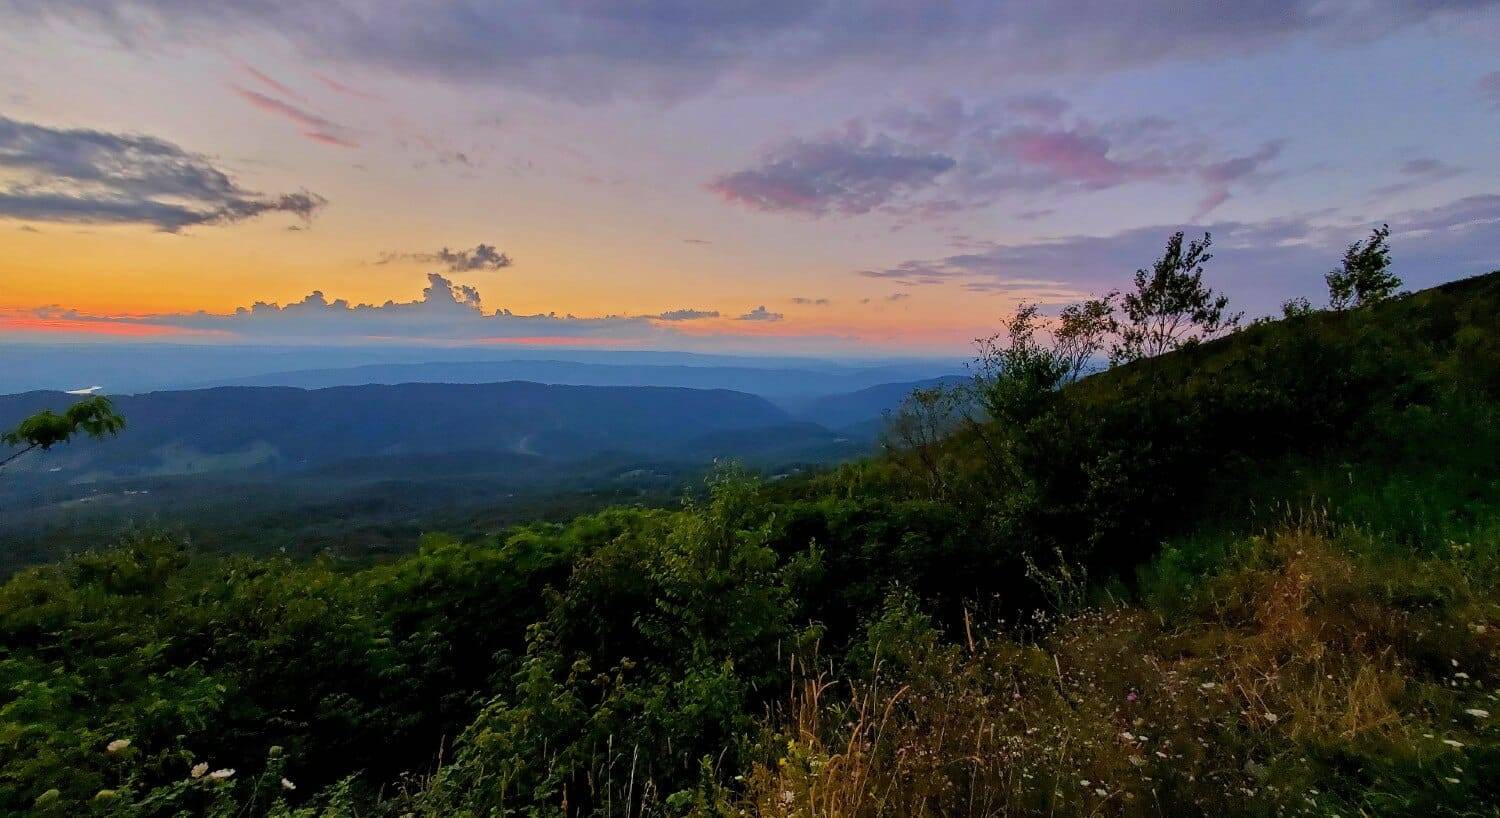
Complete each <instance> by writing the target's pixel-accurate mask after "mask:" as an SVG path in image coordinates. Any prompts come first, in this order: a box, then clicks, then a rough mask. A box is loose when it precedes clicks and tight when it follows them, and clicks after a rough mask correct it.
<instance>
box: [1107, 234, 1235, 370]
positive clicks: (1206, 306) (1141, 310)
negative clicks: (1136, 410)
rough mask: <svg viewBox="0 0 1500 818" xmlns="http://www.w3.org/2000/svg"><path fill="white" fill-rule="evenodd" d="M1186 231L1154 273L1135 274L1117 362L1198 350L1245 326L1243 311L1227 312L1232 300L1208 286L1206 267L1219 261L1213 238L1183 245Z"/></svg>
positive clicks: (1114, 354)
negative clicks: (1213, 260)
mask: <svg viewBox="0 0 1500 818" xmlns="http://www.w3.org/2000/svg"><path fill="white" fill-rule="evenodd" d="M1182 239H1183V235H1182V233H1181V231H1179V232H1177V233H1174V234H1172V237H1171V238H1170V239H1167V249H1166V252H1164V253H1163V254H1162V257H1161V258H1160V259H1158V260H1157V262H1156V263H1155V264H1154V265H1152V267H1151V269H1150V270H1146V269H1140V270H1136V271H1135V291H1134V292H1131V293H1126V295H1125V297H1124V299H1123V301H1122V302H1121V303H1122V306H1123V307H1124V310H1125V319H1126V320H1125V323H1124V324H1123V325H1122V326H1121V328H1120V340H1119V341H1118V342H1117V343H1116V344H1115V345H1114V348H1113V349H1112V350H1111V352H1110V359H1111V360H1112V361H1113V362H1115V363H1128V362H1130V361H1137V360H1140V359H1142V358H1150V357H1153V356H1156V355H1160V354H1162V353H1163V352H1170V351H1172V350H1174V349H1177V348H1179V347H1185V346H1193V345H1196V344H1198V343H1201V342H1203V341H1206V340H1209V339H1211V338H1214V337H1216V336H1218V335H1220V334H1222V333H1224V332H1226V331H1228V330H1232V329H1234V328H1235V327H1237V326H1239V323H1240V318H1241V316H1242V315H1243V313H1233V314H1226V312H1225V310H1226V309H1227V308H1228V307H1229V298H1228V297H1227V296H1223V295H1217V294H1215V293H1214V291H1213V289H1212V288H1211V287H1206V286H1204V284H1203V265H1204V264H1205V263H1207V262H1208V260H1209V259H1211V258H1213V254H1211V253H1209V252H1208V248H1209V247H1210V246H1211V245H1212V244H1213V237H1212V236H1210V235H1209V234H1207V233H1204V234H1203V240H1202V241H1190V242H1188V244H1187V247H1186V248H1184V247H1183V245H1182Z"/></svg>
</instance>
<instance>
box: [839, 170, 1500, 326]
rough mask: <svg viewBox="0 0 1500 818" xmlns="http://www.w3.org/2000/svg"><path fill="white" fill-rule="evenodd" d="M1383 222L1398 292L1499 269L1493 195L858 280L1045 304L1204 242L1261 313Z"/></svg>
mask: <svg viewBox="0 0 1500 818" xmlns="http://www.w3.org/2000/svg"><path fill="white" fill-rule="evenodd" d="M1379 221H1389V223H1390V225H1391V230H1392V235H1391V244H1392V247H1393V248H1394V258H1395V270H1396V272H1397V274H1398V275H1400V276H1402V277H1403V278H1404V279H1405V280H1406V283H1407V285H1408V286H1412V287H1424V286H1430V285H1432V284H1436V283H1439V282H1441V281H1445V280H1448V279H1451V278H1454V277H1459V276H1463V275H1472V274H1478V273H1484V272H1488V271H1490V270H1494V269H1497V268H1500V195H1497V194H1486V195H1479V196H1469V197H1466V198H1463V199H1458V200H1456V201H1453V202H1449V203H1448V204H1445V205H1442V206H1439V207H1433V208H1425V209H1417V210H1409V211H1404V212H1400V213H1395V214H1391V215H1390V216H1389V217H1388V218H1387V219H1373V220H1366V221H1350V220H1343V221H1328V220H1322V219H1318V218H1315V217H1312V216H1292V217H1287V218H1282V219H1273V220H1267V221H1260V222H1237V221H1219V222H1208V223H1201V224H1196V225H1156V226H1150V227H1140V228H1135V229H1132V230H1126V231H1123V232H1119V233H1114V234H1111V235H1107V236H1081V235H1073V236H1059V237H1056V238H1051V239H1045V240H1041V241H1032V242H1019V243H998V242H997V243H991V244H989V245H988V246H976V247H975V249H974V250H973V251H972V252H965V253H959V254H954V255H950V256H946V257H943V258H937V259H926V260H911V261H905V262H902V263H900V264H896V265H893V266H891V267H888V268H884V269H872V270H861V271H858V274H859V275H861V276H864V277H867V278H874V279H881V280H887V281H894V282H897V283H900V284H903V285H907V286H923V285H935V284H954V285H958V286H962V287H964V288H965V289H968V290H971V291H975V292H998V293H1006V294H1012V295H1016V296H1018V297H1023V298H1029V299H1036V300H1041V301H1045V302H1050V303H1056V302H1060V301H1071V300H1076V299H1078V298H1080V297H1083V296H1084V295H1085V294H1087V293H1089V292H1103V291H1106V290H1109V289H1115V288H1118V287H1120V286H1122V285H1124V284H1126V283H1128V281H1129V277H1130V274H1131V273H1132V272H1133V271H1134V269H1135V268H1136V267H1139V266H1144V265H1147V264H1149V263H1150V262H1151V261H1152V259H1154V258H1156V257H1157V256H1159V255H1160V254H1161V250H1162V246H1163V245H1164V243H1165V241H1166V238H1167V236H1169V235H1170V234H1171V233H1172V232H1174V231H1176V230H1184V231H1186V232H1188V233H1189V234H1194V233H1198V234H1201V233H1202V232H1204V231H1207V232H1210V233H1212V234H1213V238H1214V252H1215V255H1216V258H1215V259H1214V261H1213V262H1211V264H1210V265H1209V268H1210V269H1209V275H1210V277H1212V278H1214V279H1215V286H1223V287H1224V288H1225V289H1226V290H1227V291H1229V292H1231V293H1232V294H1234V295H1235V296H1236V298H1240V299H1244V303H1243V304H1242V306H1246V307H1248V308H1250V309H1252V310H1260V311H1270V310H1271V309H1273V308H1274V307H1275V305H1276V304H1279V303H1280V301H1281V300H1282V299H1284V298H1285V297H1286V296H1287V295H1288V294H1293V295H1308V296H1318V295H1319V294H1320V291H1321V290H1320V288H1321V287H1322V285H1323V280H1322V274H1323V272H1324V271H1325V270H1327V269H1328V268H1329V267H1331V266H1332V265H1334V264H1335V263H1336V262H1337V260H1338V257H1339V254H1340V253H1342V252H1343V249H1344V247H1345V246H1346V245H1347V244H1348V243H1349V242H1351V241H1354V240H1356V239H1359V238H1363V237H1364V236H1365V235H1366V234H1367V233H1368V231H1369V229H1370V227H1371V223H1374V222H1379Z"/></svg>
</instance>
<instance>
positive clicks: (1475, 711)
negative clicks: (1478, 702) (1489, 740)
mask: <svg viewBox="0 0 1500 818" xmlns="http://www.w3.org/2000/svg"><path fill="white" fill-rule="evenodd" d="M1464 712H1465V713H1468V714H1469V715H1471V716H1473V717H1474V718H1476V719H1487V718H1489V717H1490V711H1488V710H1480V709H1479V708H1477V707H1471V708H1469V709H1468V710H1465V711H1464Z"/></svg>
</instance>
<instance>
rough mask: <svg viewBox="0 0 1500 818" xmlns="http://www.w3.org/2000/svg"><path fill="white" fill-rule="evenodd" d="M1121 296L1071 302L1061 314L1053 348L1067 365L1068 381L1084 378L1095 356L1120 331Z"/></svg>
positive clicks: (1054, 334)
mask: <svg viewBox="0 0 1500 818" xmlns="http://www.w3.org/2000/svg"><path fill="white" fill-rule="evenodd" d="M1117 295H1118V293H1107V294H1106V295H1105V296H1104V297H1103V298H1091V299H1089V300H1087V301H1080V302H1079V303H1077V304H1069V305H1068V306H1066V307H1063V311H1062V312H1061V313H1060V314H1059V315H1058V319H1059V321H1058V326H1057V331H1056V332H1055V333H1053V337H1054V339H1055V340H1054V343H1053V347H1052V348H1053V352H1054V353H1055V354H1056V355H1057V357H1058V358H1059V359H1060V361H1061V362H1062V364H1063V366H1064V367H1065V372H1064V374H1063V381H1064V382H1065V383H1072V382H1073V381H1076V380H1078V379H1079V378H1080V377H1082V376H1083V373H1084V370H1086V369H1087V368H1088V367H1089V365H1090V363H1091V362H1092V361H1093V360H1094V358H1095V356H1097V355H1098V354H1099V353H1101V352H1103V351H1104V345H1105V343H1106V341H1107V340H1108V339H1109V337H1110V336H1111V335H1114V334H1115V333H1117V332H1119V330H1120V325H1119V322H1118V321H1116V320H1115V298H1116V296H1117Z"/></svg>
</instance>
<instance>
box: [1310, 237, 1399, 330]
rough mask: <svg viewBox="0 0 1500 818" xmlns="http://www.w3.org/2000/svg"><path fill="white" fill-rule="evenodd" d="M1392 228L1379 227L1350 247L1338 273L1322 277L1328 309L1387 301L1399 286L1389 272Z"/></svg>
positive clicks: (1333, 272)
mask: <svg viewBox="0 0 1500 818" xmlns="http://www.w3.org/2000/svg"><path fill="white" fill-rule="evenodd" d="M1390 236H1391V226H1390V225H1388V224H1382V225H1381V226H1379V227H1377V228H1375V229H1374V230H1373V231H1371V232H1370V237H1369V238H1368V239H1365V240H1364V241H1362V242H1360V241H1357V242H1355V243H1353V244H1351V245H1349V249H1347V250H1345V251H1344V261H1343V264H1342V265H1340V268H1339V269H1337V270H1331V271H1329V273H1328V274H1327V275H1326V276H1324V277H1323V280H1324V281H1327V282H1328V306H1329V307H1332V308H1333V309H1335V310H1340V311H1343V310H1347V309H1349V308H1350V307H1362V306H1364V305H1366V304H1374V303H1376V302H1379V301H1384V300H1386V299H1387V298H1390V297H1391V296H1392V295H1394V294H1395V293H1396V290H1398V289H1399V288H1400V287H1401V279H1399V278H1397V277H1396V276H1395V275H1394V274H1393V273H1391V271H1390V268H1391V247H1390V244H1389V243H1388V242H1387V239H1389V238H1390Z"/></svg>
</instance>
